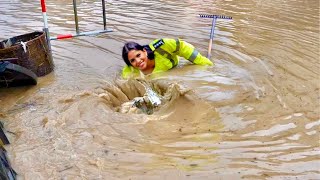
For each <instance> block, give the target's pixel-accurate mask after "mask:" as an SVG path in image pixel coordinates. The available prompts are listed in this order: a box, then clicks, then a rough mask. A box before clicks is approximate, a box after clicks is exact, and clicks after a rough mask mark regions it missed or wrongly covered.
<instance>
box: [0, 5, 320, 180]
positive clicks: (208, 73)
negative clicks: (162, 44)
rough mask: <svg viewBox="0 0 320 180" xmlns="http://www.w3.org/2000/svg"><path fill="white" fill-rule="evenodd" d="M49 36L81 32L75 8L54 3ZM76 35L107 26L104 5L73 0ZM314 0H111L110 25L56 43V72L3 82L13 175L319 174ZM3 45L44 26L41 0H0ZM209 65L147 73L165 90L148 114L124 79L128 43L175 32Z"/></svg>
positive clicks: (0, 105) (138, 90)
mask: <svg viewBox="0 0 320 180" xmlns="http://www.w3.org/2000/svg"><path fill="white" fill-rule="evenodd" d="M46 3H47V15H48V17H49V18H48V20H49V29H50V32H51V36H57V35H58V34H67V33H75V27H74V16H73V6H72V2H71V1H67V0H47V1H46ZM77 3H78V16H79V27H80V31H81V32H86V31H94V30H102V29H103V20H102V8H101V1H93V0H78V1H77ZM319 7H320V3H319V1H318V0H292V1H287V0H273V1H271V0H265V1H262V0H248V1H246V2H240V1H235V0H229V1H226V0H225V1H221V0H216V1H214V0H207V1H203V2H201V3H199V1H196V0H188V1H174V0H160V1H151V0H135V1H129V0H128V1H127V0H109V1H106V13H107V27H108V28H110V29H112V30H113V32H110V33H107V34H102V35H99V36H86V37H78V38H73V39H66V40H59V41H52V42H51V44H52V50H53V58H54V63H55V71H54V72H52V73H50V74H49V75H47V76H44V77H40V78H39V79H38V85H37V86H30V87H19V88H1V89H0V119H1V121H2V122H3V123H4V127H5V129H6V130H7V131H8V132H7V135H8V138H9V140H10V142H11V144H10V145H7V146H5V148H6V150H7V151H8V156H9V159H10V161H11V163H12V166H13V168H14V169H15V170H16V171H17V173H18V179H26V180H27V179H28V180H29V179H41V180H42V179H44V180H47V179H52V180H53V179H90V180H91V179H108V180H109V179H127V180H129V179H131V180H134V179H136V180H140V179H159V180H160V179H161V180H162V179H168V180H169V179H170V180H171V179H201V180H203V179H268V180H269V179H274V180H275V179H303V180H304V179H320V170H319V169H320V147H319V143H320V141H319V135H320V133H319V130H320V116H319V115H320V102H319V101H320V97H319V95H320V91H319V89H320V70H319V69H320V63H319V60H320V59H319V58H320V52H319V50H320V44H319V43H320V37H319V34H320V32H319V20H320V18H319ZM0 14H1V15H0V41H2V40H4V39H7V38H10V37H12V36H16V35H20V34H24V33H29V32H33V31H37V30H42V27H43V21H42V13H41V7H40V1H39V2H38V1H29V0H1V2H0ZM199 14H221V15H226V16H232V18H233V19H232V20H223V19H219V20H218V21H217V25H216V30H215V37H214V40H213V49H212V56H211V60H212V61H213V62H214V63H215V66H212V67H204V66H197V65H190V64H189V63H188V62H187V61H185V60H182V59H181V61H180V65H179V66H178V67H177V68H175V69H172V70H170V71H168V72H165V73H163V74H157V75H154V76H151V77H147V78H146V81H147V82H148V83H149V84H150V86H152V87H154V88H155V90H156V91H157V92H158V93H159V94H160V95H162V96H163V97H164V99H165V101H164V102H163V104H162V105H161V106H160V107H158V108H157V109H155V110H154V112H153V114H150V115H147V114H145V113H142V112H141V111H139V110H137V109H134V108H132V107H131V106H130V104H128V102H130V101H132V99H133V98H135V97H141V96H143V94H144V93H145V92H144V88H143V85H142V84H141V82H139V81H136V80H123V79H121V77H120V73H121V69H122V67H123V66H124V65H125V63H124V62H123V60H122V58H121V51H122V46H123V44H124V43H125V42H126V41H137V42H139V43H141V44H149V43H150V42H151V41H152V40H154V39H157V38H162V37H169V38H181V39H183V40H185V41H187V42H190V43H191V44H193V45H194V46H195V47H196V48H197V50H199V51H200V52H201V53H202V54H204V55H206V53H207V47H208V42H209V35H210V27H211V20H210V19H207V18H203V19H202V18H200V17H199Z"/></svg>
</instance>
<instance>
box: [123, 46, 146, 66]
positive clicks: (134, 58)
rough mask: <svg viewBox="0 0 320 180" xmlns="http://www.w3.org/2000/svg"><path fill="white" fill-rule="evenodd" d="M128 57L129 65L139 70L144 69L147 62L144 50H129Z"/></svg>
mask: <svg viewBox="0 0 320 180" xmlns="http://www.w3.org/2000/svg"><path fill="white" fill-rule="evenodd" d="M128 59H129V62H130V63H131V65H132V66H133V67H135V68H138V69H140V70H145V69H146V68H147V63H148V54H147V51H146V50H143V51H141V50H134V49H133V50H130V51H129V52H128Z"/></svg>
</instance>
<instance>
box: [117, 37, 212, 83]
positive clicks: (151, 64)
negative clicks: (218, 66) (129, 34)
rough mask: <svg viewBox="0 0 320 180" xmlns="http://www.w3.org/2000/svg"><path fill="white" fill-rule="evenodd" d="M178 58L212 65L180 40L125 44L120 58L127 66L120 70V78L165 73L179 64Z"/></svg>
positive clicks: (164, 39) (165, 39) (166, 39)
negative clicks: (147, 43)
mask: <svg viewBox="0 0 320 180" xmlns="http://www.w3.org/2000/svg"><path fill="white" fill-rule="evenodd" d="M178 56H181V57H184V58H185V59H187V60H189V61H190V62H192V63H193V64H198V65H213V63H212V62H211V61H210V60H209V59H207V58H206V57H204V56H202V55H201V54H200V53H199V52H198V51H197V50H195V48H194V47H193V46H192V45H191V44H189V43H187V42H185V41H182V40H180V39H168V38H163V39H157V40H155V41H153V42H151V43H150V44H149V45H144V46H142V45H140V44H138V43H135V42H127V43H125V45H124V46H123V49H122V58H123V60H124V62H125V63H126V64H127V66H125V67H124V68H123V70H122V77H123V78H128V77H132V76H139V74H140V72H139V71H141V72H142V73H143V74H145V75H147V74H151V73H157V72H163V71H167V70H169V69H172V68H174V67H176V66H177V65H178V63H179V58H178Z"/></svg>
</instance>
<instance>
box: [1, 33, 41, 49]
mask: <svg viewBox="0 0 320 180" xmlns="http://www.w3.org/2000/svg"><path fill="white" fill-rule="evenodd" d="M32 35H33V36H35V35H38V36H37V37H35V38H32V39H30V40H28V41H24V42H25V43H26V44H27V46H28V43H31V42H34V41H36V40H38V39H39V38H41V37H42V36H44V35H45V33H44V32H43V31H34V32H31V33H26V34H22V35H18V36H13V37H11V38H18V37H19V39H21V38H20V37H28V36H32ZM11 38H8V39H11ZM8 39H5V40H3V41H0V42H4V41H7V40H8ZM40 41H41V40H40ZM18 46H20V44H15V45H13V46H10V47H6V48H2V49H0V51H1V50H6V49H10V48H15V47H18Z"/></svg>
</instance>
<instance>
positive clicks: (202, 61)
mask: <svg viewBox="0 0 320 180" xmlns="http://www.w3.org/2000/svg"><path fill="white" fill-rule="evenodd" d="M164 41H165V42H166V44H168V45H169V46H170V47H169V48H170V49H171V50H172V52H173V53H174V54H177V55H178V56H181V57H184V58H185V59H187V60H189V61H190V62H192V63H194V64H198V65H213V63H212V62H211V61H210V60H209V59H208V58H206V57H205V56H202V55H201V54H200V53H199V52H198V51H197V50H196V49H195V48H194V46H193V45H191V44H190V43H188V42H186V41H183V40H181V39H164Z"/></svg>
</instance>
